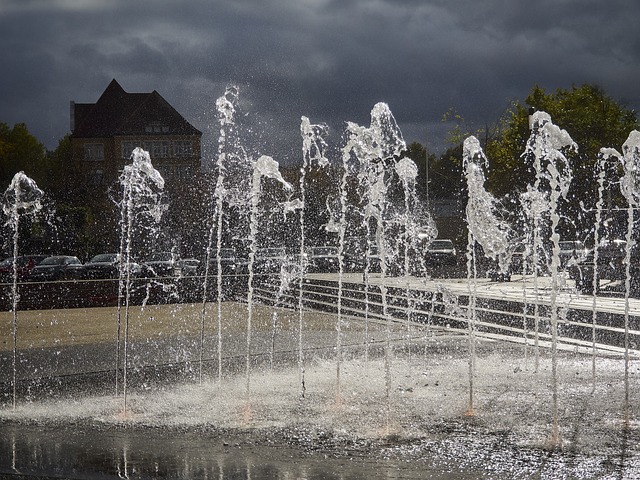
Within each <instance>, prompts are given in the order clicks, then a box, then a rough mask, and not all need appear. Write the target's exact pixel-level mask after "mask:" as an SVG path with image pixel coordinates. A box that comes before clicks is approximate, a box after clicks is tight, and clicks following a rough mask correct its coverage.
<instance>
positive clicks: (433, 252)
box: [425, 239, 458, 266]
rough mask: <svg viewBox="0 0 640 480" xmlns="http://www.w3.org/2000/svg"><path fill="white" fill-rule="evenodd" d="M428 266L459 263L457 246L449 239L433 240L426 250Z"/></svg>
mask: <svg viewBox="0 0 640 480" xmlns="http://www.w3.org/2000/svg"><path fill="white" fill-rule="evenodd" d="M425 260H426V264H427V266H443V265H450V266H453V265H457V263H458V258H457V256H456V248H455V246H454V245H453V242H452V241H451V240H448V239H439V240H434V241H432V242H431V243H430V244H429V245H428V246H427V250H426V259H425Z"/></svg>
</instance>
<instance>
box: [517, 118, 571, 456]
mask: <svg viewBox="0 0 640 480" xmlns="http://www.w3.org/2000/svg"><path fill="white" fill-rule="evenodd" d="M571 148H572V149H575V150H577V148H578V146H577V145H576V144H575V143H574V142H573V140H571V137H570V136H569V134H568V133H567V132H566V130H562V129H560V128H559V127H557V126H556V125H554V124H553V123H552V122H551V117H550V116H549V114H547V113H546V112H535V113H534V114H533V128H532V132H531V136H530V137H529V140H528V142H527V147H526V151H525V153H524V155H525V157H531V158H533V162H534V165H533V166H534V169H535V172H536V182H535V188H536V190H537V191H538V192H541V191H542V190H541V189H542V188H546V189H548V192H549V197H548V203H546V204H545V205H544V208H543V211H544V212H546V213H547V214H548V215H549V217H550V220H551V235H550V238H551V242H552V245H553V247H552V256H551V298H550V306H549V308H550V313H551V337H552V343H551V358H552V360H551V371H552V372H551V374H552V396H553V407H552V409H553V427H552V429H553V431H552V434H551V443H552V445H554V446H557V445H558V444H559V441H560V439H559V431H558V372H557V369H558V355H557V347H558V308H557V295H558V288H559V283H558V269H559V266H560V262H559V255H560V245H559V240H560V235H559V234H558V232H557V227H558V223H559V220H560V216H559V214H558V204H559V202H560V200H561V199H566V197H567V192H568V190H569V185H570V184H571V178H572V172H571V167H570V165H569V161H568V159H567V158H566V157H565V155H564V154H563V153H562V151H561V150H564V149H571ZM540 213H542V212H540ZM534 220H535V222H536V223H537V225H536V224H535V223H534V237H537V239H538V241H540V236H539V235H540V234H539V231H538V229H539V228H540V226H541V224H540V222H541V220H542V218H541V216H539V215H536V217H535V219H534ZM538 246H539V244H537V243H536V242H534V258H536V257H537V254H536V251H537V247H538ZM533 268H534V269H537V264H534V267H533ZM534 275H536V273H534Z"/></svg>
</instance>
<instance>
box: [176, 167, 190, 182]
mask: <svg viewBox="0 0 640 480" xmlns="http://www.w3.org/2000/svg"><path fill="white" fill-rule="evenodd" d="M190 176H191V168H190V167H189V166H186V165H181V166H178V167H176V177H177V178H178V179H179V180H180V181H183V182H186V181H187V180H189V177H190Z"/></svg>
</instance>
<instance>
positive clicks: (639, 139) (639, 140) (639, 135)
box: [604, 130, 640, 427]
mask: <svg viewBox="0 0 640 480" xmlns="http://www.w3.org/2000/svg"><path fill="white" fill-rule="evenodd" d="M604 155H605V157H607V158H609V157H611V156H617V157H618V158H619V159H620V160H621V162H622V166H623V169H624V175H623V176H622V178H621V179H620V191H621V192H622V195H623V196H624V198H625V199H626V201H627V233H626V237H625V240H626V246H625V257H624V266H625V293H624V357H625V367H624V385H625V398H624V417H625V419H624V420H625V425H626V426H627V427H628V426H629V416H630V414H629V406H630V404H629V369H630V354H629V349H630V341H629V320H630V303H629V293H630V290H631V255H632V252H633V250H634V249H635V243H636V240H635V238H634V235H633V233H634V228H635V225H634V224H635V210H636V209H637V208H638V207H639V206H640V132H638V131H637V130H633V131H632V132H631V133H630V134H629V137H628V138H627V140H626V141H625V142H624V144H623V145H622V154H620V153H618V152H616V151H615V150H613V149H608V150H606V151H605V152H604Z"/></svg>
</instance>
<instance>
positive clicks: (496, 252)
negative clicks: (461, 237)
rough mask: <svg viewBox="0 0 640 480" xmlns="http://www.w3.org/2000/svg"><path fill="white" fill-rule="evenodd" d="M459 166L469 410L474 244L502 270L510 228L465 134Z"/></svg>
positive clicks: (480, 156) (483, 161) (474, 143)
mask: <svg viewBox="0 0 640 480" xmlns="http://www.w3.org/2000/svg"><path fill="white" fill-rule="evenodd" d="M462 163H463V169H464V175H465V177H466V180H467V188H468V191H469V200H468V202H467V208H466V219H467V226H468V229H469V241H468V245H467V278H468V279H469V308H468V316H469V320H468V326H469V352H470V353H469V410H468V412H469V414H473V411H474V407H473V385H474V381H473V379H474V376H475V356H476V355H475V325H476V320H477V318H476V289H477V267H476V248H475V244H476V243H479V244H480V245H481V246H482V249H483V251H484V254H485V255H486V256H487V257H489V258H491V259H492V260H493V261H494V262H497V264H498V269H499V270H500V272H501V273H503V274H505V273H506V272H508V271H509V264H510V262H511V250H510V248H509V244H510V242H511V241H512V240H513V236H514V234H513V229H512V228H511V226H510V225H509V224H508V223H507V222H506V221H505V220H504V219H503V218H502V216H503V215H501V213H503V212H500V208H499V203H498V201H497V200H496V198H495V197H494V196H493V195H491V194H490V193H489V192H487V191H486V190H485V188H484V183H485V176H484V172H483V169H484V168H487V167H488V164H489V162H488V160H487V157H486V156H485V154H484V152H483V151H482V148H481V147H480V142H479V141H478V139H477V138H476V137H473V136H471V137H469V138H467V139H466V140H465V141H464V144H463V160H462Z"/></svg>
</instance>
